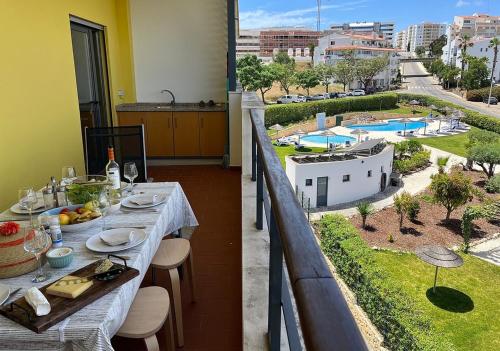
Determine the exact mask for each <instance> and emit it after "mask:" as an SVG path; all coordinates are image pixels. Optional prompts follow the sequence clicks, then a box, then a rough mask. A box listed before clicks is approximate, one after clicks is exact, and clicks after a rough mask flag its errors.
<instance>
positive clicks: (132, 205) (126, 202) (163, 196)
mask: <svg viewBox="0 0 500 351" xmlns="http://www.w3.org/2000/svg"><path fill="white" fill-rule="evenodd" d="M152 195H154V194H147V195H146V196H152ZM157 195H158V201H157V202H155V203H154V204H147V205H138V204H135V203H133V202H132V201H131V200H134V199H135V198H138V197H141V196H145V194H142V195H141V194H138V195H132V196H129V197H127V198H125V199H123V200H122V206H123V207H127V208H149V207H155V206H158V205H161V204H162V203H164V202H165V201H166V200H167V194H157Z"/></svg>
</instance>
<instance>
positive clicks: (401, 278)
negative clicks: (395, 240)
mask: <svg viewBox="0 0 500 351" xmlns="http://www.w3.org/2000/svg"><path fill="white" fill-rule="evenodd" d="M462 257H463V258H464V265H463V266H462V267H459V268H452V269H439V275H438V284H437V286H438V289H437V291H436V294H435V295H432V293H431V292H430V291H429V288H432V284H433V280H434V267H433V266H431V265H429V264H426V263H424V262H422V261H420V259H418V258H417V257H416V256H415V255H413V254H398V253H394V252H389V251H377V252H376V253H375V261H376V263H377V264H379V265H380V266H381V267H384V270H386V271H387V272H388V275H389V278H388V279H390V280H393V283H395V284H397V285H398V286H400V287H401V290H403V291H405V292H406V293H407V294H408V295H409V296H410V297H412V298H413V299H414V301H415V303H416V305H417V306H418V307H419V308H420V309H421V311H422V312H423V313H425V314H427V315H428V316H429V317H430V318H431V320H433V321H434V322H433V323H434V326H435V328H436V330H437V331H438V332H439V333H442V334H443V335H444V336H445V337H446V339H448V340H449V341H451V342H452V343H453V344H454V345H455V347H456V349H457V350H464V351H465V350H467V351H468V350H482V351H487V350H492V351H493V350H500V337H499V335H500V318H499V315H500V267H498V266H495V265H493V264H490V263H487V262H485V261H482V260H480V259H478V258H475V257H472V256H469V255H462ZM427 296H429V298H428V297H427Z"/></svg>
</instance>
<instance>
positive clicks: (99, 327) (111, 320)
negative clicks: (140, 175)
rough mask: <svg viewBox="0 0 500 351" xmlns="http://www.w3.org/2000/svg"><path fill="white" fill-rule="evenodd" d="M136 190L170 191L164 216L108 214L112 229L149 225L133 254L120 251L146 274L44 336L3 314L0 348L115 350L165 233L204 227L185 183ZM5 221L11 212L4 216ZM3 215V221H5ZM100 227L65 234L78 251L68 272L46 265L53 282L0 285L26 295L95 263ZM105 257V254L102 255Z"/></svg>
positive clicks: (6, 281)
mask: <svg viewBox="0 0 500 351" xmlns="http://www.w3.org/2000/svg"><path fill="white" fill-rule="evenodd" d="M135 189H136V191H144V192H146V193H149V192H155V193H160V192H161V193H166V194H167V195H168V198H167V201H166V203H165V204H162V205H159V206H157V207H156V208H159V209H160V211H159V212H158V213H154V212H137V213H124V212H121V211H117V212H115V213H112V214H109V215H108V216H106V219H105V221H106V226H126V225H131V226H133V225H135V226H137V225H145V226H146V233H147V234H148V238H147V239H146V241H145V242H144V243H143V244H141V245H139V246H137V247H135V248H132V249H129V250H126V251H123V252H119V253H118V255H120V254H122V255H127V256H130V258H131V259H130V260H129V261H128V262H127V263H128V265H130V266H131V267H134V268H137V269H138V270H139V272H140V276H138V277H136V278H134V279H133V280H131V281H129V282H128V283H126V284H124V285H122V286H121V287H119V288H117V289H115V290H114V291H112V292H111V293H109V294H107V295H105V296H103V297H102V298H100V299H99V300H97V301H95V302H94V303H92V304H90V305H88V306H87V307H85V308H84V309H82V310H80V311H79V312H77V313H75V314H73V315H71V316H70V317H68V318H67V319H66V320H64V321H62V322H60V323H58V324H57V325H55V326H53V327H51V328H50V329H48V330H47V331H45V332H44V333H42V334H36V333H35V332H32V331H31V330H29V329H26V328H25V327H23V326H21V325H19V324H17V323H14V322H13V321H11V320H9V319H7V318H5V317H4V316H0V350H112V349H113V348H112V346H111V341H110V340H111V338H112V336H113V335H115V334H116V332H117V331H118V329H119V328H120V326H121V325H122V323H123V321H124V320H125V317H126V316H127V311H128V309H129V308H130V305H131V303H132V301H133V299H134V296H135V294H136V293H137V290H138V288H139V286H140V283H141V281H142V279H143V278H144V275H145V273H146V271H147V269H148V267H149V264H150V263H151V260H152V258H153V255H154V254H155V252H156V250H157V249H158V246H159V245H160V242H161V240H162V238H163V236H164V234H165V233H171V232H174V231H177V230H179V229H183V228H185V229H188V228H193V227H195V226H197V225H198V222H197V220H196V217H195V215H194V213H193V210H192V209H191V206H190V205H189V202H188V201H187V199H186V196H185V194H184V192H183V191H182V188H181V186H180V185H179V183H147V184H138V185H137V187H136V188H135ZM2 215H3V216H1V217H3V218H5V216H6V213H5V212H4V213H3V214H2ZM1 217H0V218H1ZM100 229H101V228H100V225H98V226H96V227H94V228H92V229H90V230H88V231H85V232H80V233H63V241H64V245H65V246H71V247H73V248H74V250H75V257H74V260H73V262H72V264H71V265H70V266H69V267H66V268H64V269H53V268H50V266H49V265H45V266H44V269H45V270H46V271H48V272H50V274H51V278H50V280H49V281H46V282H43V283H39V284H33V283H31V278H32V277H33V273H28V274H26V275H23V276H20V277H15V278H9V279H0V283H2V284H7V285H9V286H11V287H13V288H17V287H23V289H22V290H21V291H20V292H19V293H18V294H17V295H16V296H15V297H16V298H17V297H20V296H22V295H23V294H24V292H25V291H26V288H29V287H31V286H33V285H35V286H37V287H42V286H44V285H46V284H47V283H49V282H53V281H55V280H57V279H59V278H61V277H62V276H64V275H67V274H68V273H70V272H73V271H75V270H77V269H79V268H81V267H83V266H86V265H87V264H89V263H91V262H93V261H95V260H96V259H97V258H96V257H95V255H96V253H94V252H91V251H89V250H88V249H87V248H86V247H85V242H86V240H87V238H89V237H90V236H91V235H93V234H96V233H98V232H99V231H100ZM191 232H192V230H185V231H184V232H183V234H182V235H183V237H186V234H187V236H188V237H187V238H188V239H189V236H190V234H189V233H191ZM102 256H103V257H105V256H104V255H102Z"/></svg>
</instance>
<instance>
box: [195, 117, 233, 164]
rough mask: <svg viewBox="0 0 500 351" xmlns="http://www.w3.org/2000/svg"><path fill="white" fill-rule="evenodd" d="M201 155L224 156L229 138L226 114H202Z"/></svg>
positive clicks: (200, 118)
mask: <svg viewBox="0 0 500 351" xmlns="http://www.w3.org/2000/svg"><path fill="white" fill-rule="evenodd" d="M199 120H200V155H201V156H221V157H222V156H223V155H224V146H225V144H226V138H227V122H226V112H224V111H221V112H200V113H199Z"/></svg>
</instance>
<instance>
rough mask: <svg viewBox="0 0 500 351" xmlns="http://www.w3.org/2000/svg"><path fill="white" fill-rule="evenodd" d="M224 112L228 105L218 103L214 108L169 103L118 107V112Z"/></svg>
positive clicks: (148, 103)
mask: <svg viewBox="0 0 500 351" xmlns="http://www.w3.org/2000/svg"><path fill="white" fill-rule="evenodd" d="M168 111H173V112H221V111H222V112H223V111H226V105H225V104H223V103H217V104H215V105H213V106H208V105H205V106H204V107H200V106H199V105H198V103H176V104H175V105H174V106H172V105H170V104H169V103H154V102H138V103H133V104H121V105H117V106H116V112H168Z"/></svg>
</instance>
